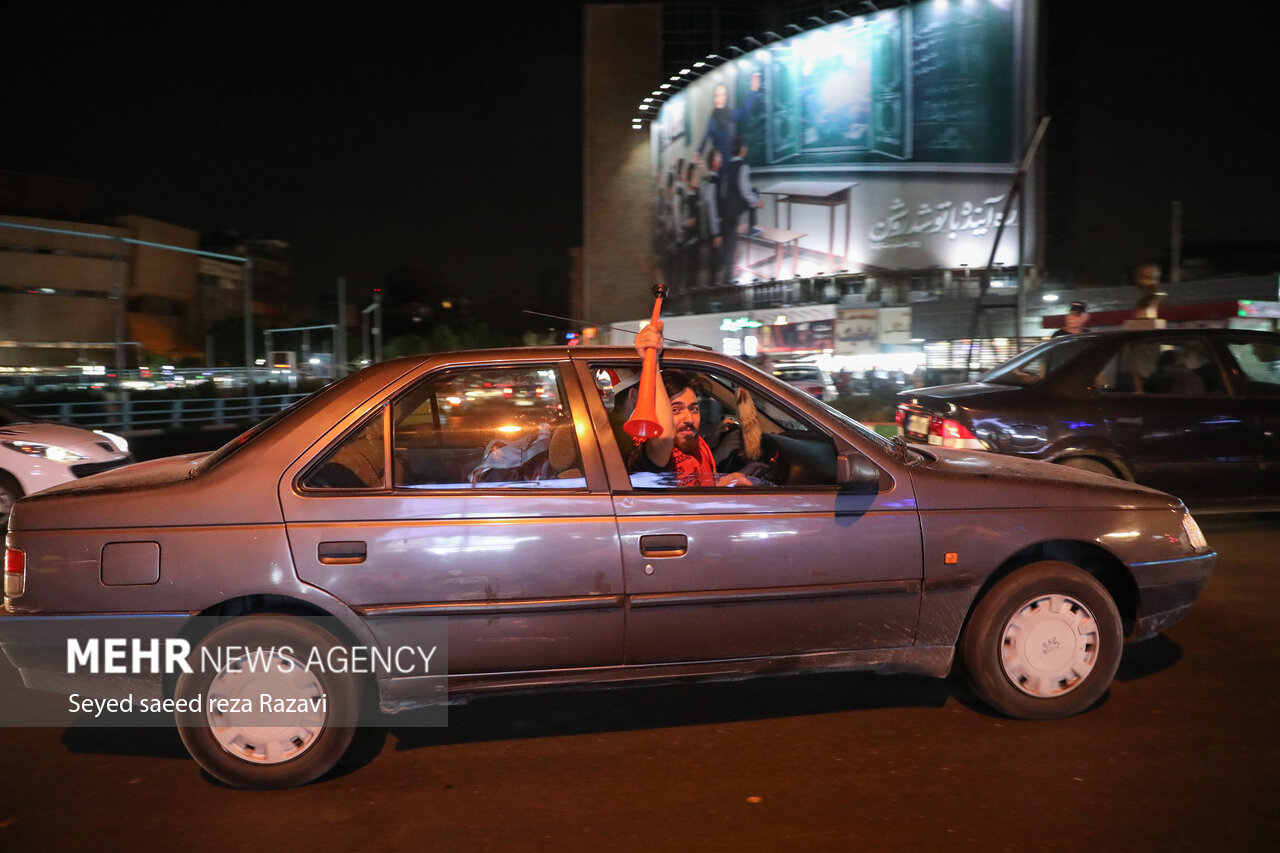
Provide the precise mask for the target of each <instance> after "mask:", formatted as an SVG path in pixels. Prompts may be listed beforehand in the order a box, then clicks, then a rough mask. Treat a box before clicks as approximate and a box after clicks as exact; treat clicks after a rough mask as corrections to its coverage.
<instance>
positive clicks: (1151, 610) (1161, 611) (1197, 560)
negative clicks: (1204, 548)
mask: <svg viewBox="0 0 1280 853" xmlns="http://www.w3.org/2000/svg"><path fill="white" fill-rule="evenodd" d="M1217 559H1218V555H1217V553H1216V552H1214V551H1209V552H1207V553H1203V554H1197V555H1195V556H1194V557H1185V558H1182V559H1177V560H1161V561H1160V562H1158V563H1143V564H1139V565H1134V566H1132V569H1133V573H1134V577H1135V578H1136V579H1137V581H1138V613H1137V619H1136V621H1135V624H1134V627H1133V631H1132V632H1131V633H1130V635H1129V639H1130V640H1146V639H1149V638H1150V637H1154V636H1155V635H1156V634H1159V633H1160V632H1161V631H1164V630H1165V629H1167V628H1169V627H1172V626H1173V625H1175V624H1177V623H1178V622H1179V621H1180V620H1181V619H1182V617H1183V616H1185V615H1186V613H1187V611H1188V610H1189V609H1190V608H1191V605H1192V604H1194V603H1195V600H1196V598H1198V597H1199V595H1200V590H1201V589H1203V588H1204V583H1205V581H1206V580H1208V578H1209V574H1210V572H1212V571H1213V564H1214V562H1215V561H1216V560H1217Z"/></svg>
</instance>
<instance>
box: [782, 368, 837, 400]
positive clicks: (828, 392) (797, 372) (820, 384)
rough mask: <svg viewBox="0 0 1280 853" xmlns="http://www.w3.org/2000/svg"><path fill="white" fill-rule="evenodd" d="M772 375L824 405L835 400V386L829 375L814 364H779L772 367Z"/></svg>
mask: <svg viewBox="0 0 1280 853" xmlns="http://www.w3.org/2000/svg"><path fill="white" fill-rule="evenodd" d="M773 375H774V376H776V377H778V378H779V379H781V380H782V381H783V382H785V383H787V384H788V385H794V386H795V387H797V388H799V389H800V390H801V391H804V392H805V393H807V394H812V395H813V396H815V397H817V398H818V399H819V400H821V401H822V402H824V403H830V402H831V401H832V400H834V399H835V398H836V384H835V382H833V381H832V380H831V374H830V373H827V371H825V370H823V369H822V368H821V367H818V365H816V364H812V363H810V362H807V361H787V362H779V363H777V364H775V365H774V366H773Z"/></svg>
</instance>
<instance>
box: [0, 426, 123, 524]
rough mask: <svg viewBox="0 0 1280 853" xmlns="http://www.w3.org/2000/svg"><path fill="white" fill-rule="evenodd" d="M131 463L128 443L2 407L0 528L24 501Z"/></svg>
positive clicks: (0, 430)
mask: <svg viewBox="0 0 1280 853" xmlns="http://www.w3.org/2000/svg"><path fill="white" fill-rule="evenodd" d="M131 462H133V456H132V455H130V453H129V443H128V442H127V441H125V440H124V439H123V438H121V437H120V436H118V435H113V434H112V433H109V432H103V431H102V430H87V429H83V428H81V427H77V426H71V425H69V424H60V423H55V422H53V421H46V420H41V419H40V418H37V417H35V416H33V415H29V414H27V413H26V412H24V411H22V410H21V409H15V408H13V407H11V406H2V405H0V525H3V524H4V521H5V519H6V518H8V516H9V510H10V509H11V508H12V507H13V502H14V501H16V500H17V499H18V498H20V497H22V496H23V495H29V494H31V493H32V492H38V491H40V490H41V489H47V488H49V487H50V486H56V485H58V484H59V483H66V482H69V481H71V480H76V479H78V478H80V477H87V476H89V475H90V474H97V473H99V472H101V471H109V470H111V469H112V468H119V467H120V466H122V465H128V464H129V463H131Z"/></svg>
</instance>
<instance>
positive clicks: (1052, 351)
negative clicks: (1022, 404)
mask: <svg viewBox="0 0 1280 853" xmlns="http://www.w3.org/2000/svg"><path fill="white" fill-rule="evenodd" d="M1093 343H1094V342H1093V341H1091V340H1090V339H1088V338H1081V337H1078V336H1075V335H1071V336H1069V337H1060V338H1055V339H1054V340H1051V341H1045V342H1044V343H1042V344H1038V345H1037V346H1034V347H1032V348H1031V349H1029V350H1027V351H1026V352H1023V353H1019V354H1018V355H1015V356H1014V357H1013V358H1011V359H1009V360H1008V361H1006V362H1005V363H1004V364H1000V365H997V366H996V367H993V368H992V369H991V370H989V371H987V372H986V373H984V374H982V375H981V376H979V377H978V381H979V382H986V383H988V384H990V385H1016V386H1019V387H1025V386H1028V385H1035V384H1036V383H1037V382H1039V381H1040V380H1042V379H1044V378H1045V377H1046V376H1048V375H1049V374H1050V373H1053V372H1054V371H1055V370H1057V369H1058V368H1060V367H1062V365H1064V364H1066V363H1067V362H1069V361H1071V360H1072V359H1074V358H1075V357H1076V356H1078V355H1080V353H1082V352H1085V351H1086V350H1087V349H1089V348H1090V347H1091V346H1092V345H1093Z"/></svg>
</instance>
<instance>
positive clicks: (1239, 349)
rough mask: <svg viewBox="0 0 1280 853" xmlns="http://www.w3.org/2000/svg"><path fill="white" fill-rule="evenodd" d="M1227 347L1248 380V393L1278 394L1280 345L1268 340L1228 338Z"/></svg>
mask: <svg viewBox="0 0 1280 853" xmlns="http://www.w3.org/2000/svg"><path fill="white" fill-rule="evenodd" d="M1227 349H1228V350H1229V351H1230V352H1231V357H1232V358H1234V359H1235V360H1236V364H1238V365H1240V372H1241V373H1243V374H1244V375H1245V378H1246V379H1248V380H1249V393H1251V394H1260V395H1264V396H1268V397H1275V396H1280V346H1277V345H1276V344H1273V343H1270V342H1268V341H1257V340H1228V341H1227Z"/></svg>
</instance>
